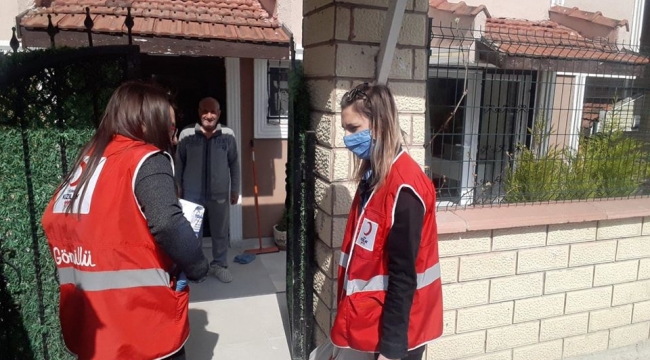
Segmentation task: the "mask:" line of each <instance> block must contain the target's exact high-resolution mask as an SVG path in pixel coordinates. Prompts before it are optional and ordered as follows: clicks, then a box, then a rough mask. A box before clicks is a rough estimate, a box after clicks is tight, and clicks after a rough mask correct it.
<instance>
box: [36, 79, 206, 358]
mask: <svg viewBox="0 0 650 360" xmlns="http://www.w3.org/2000/svg"><path fill="white" fill-rule="evenodd" d="M174 123H175V121H174V114H173V108H172V106H171V104H170V101H169V98H168V96H167V94H166V93H165V91H164V90H163V89H161V88H160V87H158V86H156V85H153V84H147V83H141V82H128V83H125V84H123V85H121V86H120V87H119V88H118V89H117V90H116V91H115V92H114V93H113V95H112V97H111V99H110V100H109V102H108V105H107V107H106V111H105V113H104V117H103V118H102V121H101V123H100V125H99V128H98V129H97V132H96V133H95V134H94V136H93V137H92V138H91V139H90V141H89V142H88V143H87V144H86V145H85V146H84V147H83V148H82V149H81V151H80V153H79V155H78V157H77V160H76V161H75V164H74V166H73V167H72V171H71V172H70V173H69V174H68V175H67V176H66V177H65V178H64V179H63V182H62V183H61V185H60V186H59V187H58V189H57V191H56V193H55V195H54V197H53V198H52V200H51V201H50V204H49V205H48V207H47V209H46V211H45V214H44V215H43V220H42V223H43V228H44V230H45V235H46V237H47V239H48V243H49V246H50V250H51V252H52V256H53V258H54V261H55V263H56V267H57V270H58V277H59V283H60V292H61V296H60V314H59V315H60V320H61V328H62V331H63V338H64V340H65V344H66V346H67V347H68V349H69V350H70V351H72V352H73V353H74V354H75V355H77V356H78V358H79V359H111V360H114V359H129V360H136V359H143V360H144V359H147V360H149V359H184V358H185V355H184V349H183V346H184V344H185V342H186V340H187V338H188V336H189V322H188V299H189V289H188V288H185V289H183V290H181V291H176V290H175V283H176V276H177V275H178V274H179V273H181V272H182V273H184V274H185V276H186V277H187V279H189V280H190V281H194V282H200V281H203V279H205V277H206V275H207V273H208V269H209V265H208V261H207V259H206V258H205V256H204V255H203V252H202V250H201V243H200V241H199V240H198V239H197V238H196V236H195V235H194V232H193V230H192V228H191V226H190V223H189V222H188V221H187V220H186V219H185V217H184V216H183V213H182V209H181V205H180V204H179V201H178V199H177V197H176V189H175V183H174V179H173V170H172V162H171V156H170V155H169V154H168V151H169V149H170V147H171V141H172V136H173V135H174V128H175V125H174Z"/></svg>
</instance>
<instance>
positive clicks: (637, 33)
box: [630, 0, 645, 51]
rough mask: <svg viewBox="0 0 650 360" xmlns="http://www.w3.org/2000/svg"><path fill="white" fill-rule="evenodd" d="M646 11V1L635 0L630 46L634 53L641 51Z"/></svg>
mask: <svg viewBox="0 0 650 360" xmlns="http://www.w3.org/2000/svg"><path fill="white" fill-rule="evenodd" d="M644 11H645V1H644V0H634V14H633V15H632V23H631V24H630V27H631V29H630V45H631V47H632V50H634V51H639V46H640V45H641V33H642V32H643V13H644Z"/></svg>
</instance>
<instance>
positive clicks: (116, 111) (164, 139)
mask: <svg viewBox="0 0 650 360" xmlns="http://www.w3.org/2000/svg"><path fill="white" fill-rule="evenodd" d="M170 107H171V104H170V99H169V95H168V94H167V92H166V91H165V89H163V88H162V87H160V86H158V85H156V84H154V83H145V82H140V81H129V82H126V83H124V84H122V85H120V87H118V88H117V89H116V90H115V92H113V95H112V96H111V98H110V100H109V101H108V105H107V106H106V110H105V112H104V116H103V117H102V120H101V122H100V124H99V127H98V128H97V131H96V132H95V134H94V135H93V137H92V138H91V139H90V141H88V143H86V145H84V147H83V148H82V149H81V151H80V152H79V155H78V156H77V159H76V160H75V162H74V165H73V166H72V167H71V170H70V172H69V173H68V174H67V175H66V176H65V178H64V179H63V183H62V184H61V186H60V187H59V188H62V187H63V186H65V185H66V184H67V183H69V182H70V181H71V180H72V178H73V176H74V174H75V172H76V171H77V169H79V167H80V166H81V163H82V162H84V161H85V162H86V166H85V169H84V171H83V172H82V173H81V177H80V178H79V182H78V184H77V186H76V188H75V190H74V193H73V195H72V199H75V200H76V199H78V201H70V202H69V203H68V207H67V208H66V213H68V214H70V213H72V212H74V209H73V208H72V207H73V204H75V203H76V204H77V209H76V210H77V211H76V212H79V207H80V206H81V203H82V202H83V197H84V195H85V192H86V191H85V189H86V186H85V185H86V184H87V183H88V181H89V180H90V178H91V177H92V175H93V173H94V172H95V169H97V166H98V165H99V162H100V161H101V158H102V155H103V154H104V151H105V150H106V147H107V146H108V144H109V143H110V142H111V141H112V140H113V137H114V136H115V135H122V136H125V137H127V138H130V139H133V140H140V141H144V142H146V143H149V144H153V145H154V146H156V147H157V148H159V149H160V150H163V151H169V149H170V148H171V140H170V138H169V128H170V125H171V123H170V120H171V113H170V111H169V110H170ZM80 192H81V194H80Z"/></svg>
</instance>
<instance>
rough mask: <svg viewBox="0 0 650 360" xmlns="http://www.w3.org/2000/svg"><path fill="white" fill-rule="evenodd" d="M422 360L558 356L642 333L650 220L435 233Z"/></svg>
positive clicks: (649, 310) (649, 303)
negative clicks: (432, 324) (436, 310)
mask: <svg viewBox="0 0 650 360" xmlns="http://www.w3.org/2000/svg"><path fill="white" fill-rule="evenodd" d="M440 256H441V260H440V263H441V270H442V281H443V284H444V285H443V298H444V307H445V313H444V336H443V337H442V338H440V339H438V340H437V341H436V342H434V343H433V344H431V345H430V346H429V349H428V359H431V360H434V359H435V360H444V359H461V358H463V359H465V358H469V359H474V360H479V359H480V360H488V359H489V360H502V359H503V360H511V359H512V360H522V359H527V360H528V359H544V360H552V359H562V358H568V357H572V356H579V355H584V354H589V353H596V352H601V351H606V350H608V349H615V348H619V347H623V346H627V345H632V344H635V343H637V342H641V341H646V340H648V337H649V335H650V218H645V221H644V219H643V218H630V219H621V220H605V221H595V222H586V223H578V224H562V225H549V226H546V225H543V226H534V227H525V228H511V229H503V230H486V231H474V232H465V233H461V234H445V235H441V236H440Z"/></svg>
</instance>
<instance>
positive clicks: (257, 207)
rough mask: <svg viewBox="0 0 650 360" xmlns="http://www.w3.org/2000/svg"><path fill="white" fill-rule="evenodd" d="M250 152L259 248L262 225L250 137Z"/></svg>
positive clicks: (253, 149) (253, 147) (252, 145)
mask: <svg viewBox="0 0 650 360" xmlns="http://www.w3.org/2000/svg"><path fill="white" fill-rule="evenodd" d="M251 154H252V158H253V193H254V194H255V213H256V215H257V240H258V241H259V245H260V249H261V248H262V227H261V226H260V206H259V202H258V200H257V171H256V169H255V146H254V144H253V140H252V139H251Z"/></svg>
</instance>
